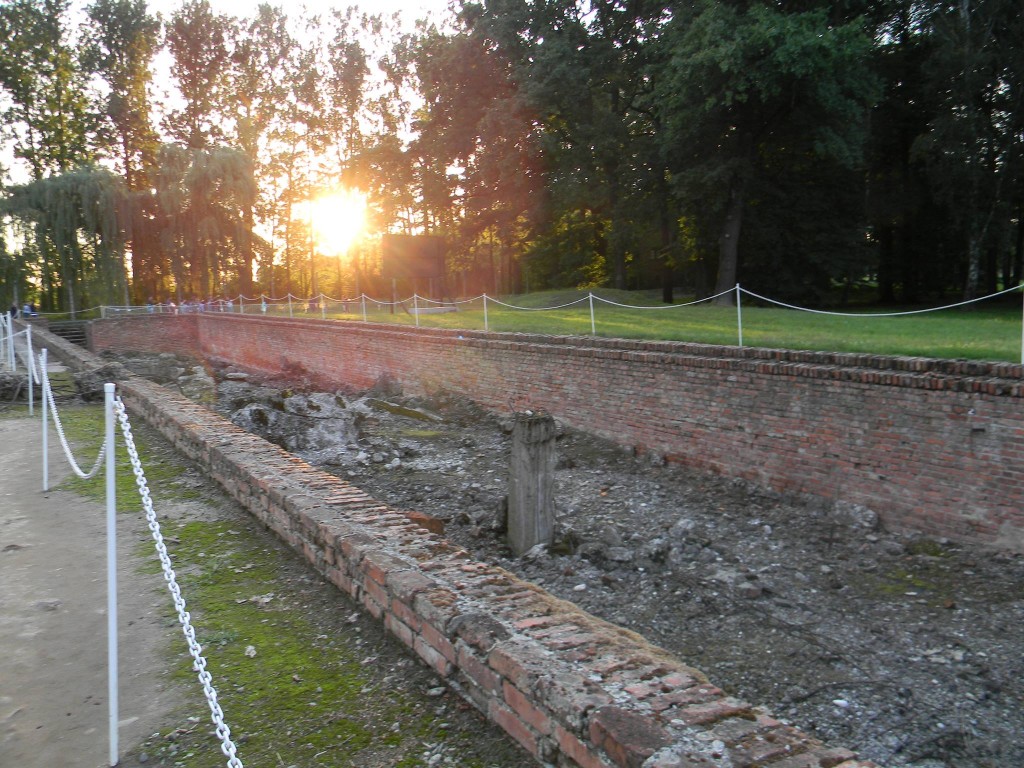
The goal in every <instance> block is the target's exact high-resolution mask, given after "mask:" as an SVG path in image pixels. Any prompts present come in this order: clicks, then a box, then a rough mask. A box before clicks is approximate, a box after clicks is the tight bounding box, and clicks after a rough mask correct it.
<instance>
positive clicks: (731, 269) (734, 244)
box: [715, 177, 747, 307]
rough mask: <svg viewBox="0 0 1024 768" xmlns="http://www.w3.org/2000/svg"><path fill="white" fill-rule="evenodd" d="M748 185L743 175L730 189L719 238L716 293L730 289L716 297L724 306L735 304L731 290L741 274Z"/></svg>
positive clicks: (718, 303) (718, 302)
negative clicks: (741, 232) (744, 209)
mask: <svg viewBox="0 0 1024 768" xmlns="http://www.w3.org/2000/svg"><path fill="white" fill-rule="evenodd" d="M746 186H747V184H746V180H745V179H744V178H743V177H737V178H735V179H734V180H733V183H732V186H731V188H730V189H729V203H728V206H727V207H726V210H725V221H724V222H723V224H722V234H721V236H720V237H719V239H718V278H717V279H716V280H715V294H722V293H724V292H725V291H730V292H729V293H724V295H722V296H719V297H718V298H717V299H715V304H717V305H719V306H722V307H731V306H733V301H734V299H735V296H734V294H733V293H732V292H731V290H732V289H733V288H735V287H736V276H737V275H738V274H739V253H740V249H739V244H740V242H739V241H740V227H741V225H742V223H743V202H744V197H745V196H746Z"/></svg>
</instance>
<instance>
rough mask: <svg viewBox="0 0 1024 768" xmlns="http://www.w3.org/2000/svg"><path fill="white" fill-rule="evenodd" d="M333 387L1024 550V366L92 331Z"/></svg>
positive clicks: (137, 322)
mask: <svg viewBox="0 0 1024 768" xmlns="http://www.w3.org/2000/svg"><path fill="white" fill-rule="evenodd" d="M91 330H92V343H93V345H94V348H95V349H104V348H115V349H150V350H163V349H168V350H172V351H179V350H180V349H181V346H182V345H183V344H185V345H194V347H193V351H194V352H195V353H196V354H198V355H201V356H204V357H207V358H219V359H222V360H226V361H230V362H232V363H233V364H235V365H238V366H240V367H242V368H246V369H249V370H251V371H255V372H260V373H264V374H274V373H278V374H279V373H280V372H282V371H287V372H289V374H290V375H293V376H297V375H302V376H305V377H306V378H307V379H308V380H310V381H311V382H314V383H316V384H319V385H320V386H323V387H326V388H339V387H352V388H361V387H368V386H370V385H372V384H373V383H374V382H375V381H376V380H377V379H379V378H380V377H382V376H389V377H392V378H393V379H395V380H397V381H399V382H400V383H401V384H402V385H403V386H404V387H405V389H406V391H407V392H410V393H426V392H430V391H432V390H439V389H445V390H451V391H456V392H461V393H463V394H465V395H467V396H469V397H471V398H472V399H474V400H475V401H477V402H478V403H480V404H482V405H484V406H485V407H489V408H492V409H499V410H505V409H508V408H509V407H510V403H511V404H514V405H516V406H520V407H531V408H534V409H544V410H547V411H548V412H550V413H551V414H552V415H554V416H555V417H556V418H558V419H560V420H562V421H564V422H565V423H567V424H569V425H571V426H573V427H576V428H579V429H582V430H584V431H587V432H591V433H593V434H597V435H601V436H604V437H608V438H610V439H612V440H615V441H617V442H619V443H621V444H623V445H625V446H632V447H634V448H636V449H637V450H638V451H641V452H649V453H653V454H656V455H658V456H663V457H665V458H666V459H667V460H669V461H674V462H679V463H682V464H687V465H690V466H693V467H696V468H699V469H703V470H709V471H713V472H716V473H720V474H722V475H726V476H732V477H740V478H744V479H747V480H752V481H755V482H757V483H760V484H762V485H765V486H769V487H771V488H774V489H775V490H779V491H783V492H793V493H806V494H811V495H814V496H818V497H822V498H824V499H842V500H844V501H846V502H850V503H854V504H860V505H863V506H865V507H868V508H870V509H871V510H873V511H875V512H876V513H877V514H878V515H879V517H880V518H881V519H882V521H883V522H884V524H885V525H886V526H887V527H888V528H889V529H891V530H896V531H904V532H911V531H912V532H919V533H921V534H923V535H928V536H935V537H948V538H951V539H954V540H957V541H962V542H967V543H974V544H981V545H985V546H991V547H998V548H1003V549H1007V550H1010V551H1016V552H1022V551H1024V487H1022V486H1024V408H1022V406H1024V366H1020V365H1013V364H990V363H979V362H969V361H951V360H930V359H925V358H902V357H886V356H875V355H864V354H824V353H813V352H792V351H785V350H772V349H757V348H747V349H737V348H735V347H721V346H711V345H698V344H685V343H676V342H650V341H623V340H613V339H600V338H591V337H555V336H540V335H523V334H496V333H491V334H488V333H484V332H457V331H445V330H425V329H413V328H407V327H396V326H388V325H378V324H364V323H336V322H329V321H328V322H324V321H317V320H287V319H276V318H272V319H265V318H253V317H239V316H236V315H222V314H207V315H198V316H196V315H193V316H188V317H177V318H172V317H152V318H150V317H146V318H134V319H128V318H125V319H121V320H112V321H103V322H97V323H93V324H92V329H91Z"/></svg>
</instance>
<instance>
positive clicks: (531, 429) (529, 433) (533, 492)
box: [508, 412, 556, 557]
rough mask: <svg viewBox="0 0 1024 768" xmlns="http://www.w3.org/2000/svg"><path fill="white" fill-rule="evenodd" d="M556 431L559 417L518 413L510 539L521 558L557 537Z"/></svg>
mask: <svg viewBox="0 0 1024 768" xmlns="http://www.w3.org/2000/svg"><path fill="white" fill-rule="evenodd" d="M555 433H556V429H555V420H554V419H553V418H552V417H551V416H549V415H547V414H533V413H530V412H526V413H517V414H516V422H515V426H514V427H513V430H512V459H511V466H510V468H509V494H508V542H509V546H510V547H511V548H512V552H513V553H514V554H515V555H516V556H517V557H518V556H519V555H521V554H523V553H524V552H526V551H528V550H529V549H531V548H533V547H535V546H537V545H538V544H550V543H551V542H552V541H553V539H554V524H555V502H554V482H555Z"/></svg>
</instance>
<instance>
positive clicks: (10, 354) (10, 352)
mask: <svg viewBox="0 0 1024 768" xmlns="http://www.w3.org/2000/svg"><path fill="white" fill-rule="evenodd" d="M10 327H11V332H10V333H8V334H7V367H8V368H10V369H11V370H12V371H15V370H17V369H16V368H15V367H14V317H13V316H12V317H11V319H10Z"/></svg>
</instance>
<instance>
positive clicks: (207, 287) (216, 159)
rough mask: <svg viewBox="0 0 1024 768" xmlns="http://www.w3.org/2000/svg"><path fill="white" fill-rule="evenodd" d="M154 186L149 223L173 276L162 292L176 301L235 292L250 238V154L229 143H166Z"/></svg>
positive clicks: (253, 187) (252, 197) (247, 257)
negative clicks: (153, 213) (188, 145)
mask: <svg viewBox="0 0 1024 768" xmlns="http://www.w3.org/2000/svg"><path fill="white" fill-rule="evenodd" d="M155 189H156V203H157V205H156V208H157V211H158V213H157V216H156V217H155V219H154V220H153V224H154V226H155V227H157V229H158V230H159V239H160V242H161V245H162V247H163V250H164V253H165V254H167V256H168V260H169V266H170V272H171V277H172V285H169V286H167V287H166V288H167V293H168V294H169V295H170V294H172V293H173V294H174V295H176V297H177V299H178V301H181V300H183V299H191V298H207V297H210V296H214V295H217V294H219V295H233V294H235V293H237V292H238V290H239V288H240V286H241V285H245V284H246V281H245V280H244V279H243V277H244V276H243V270H245V269H247V268H248V269H251V266H250V265H251V264H252V258H251V251H252V248H253V243H254V236H253V233H252V230H251V228H250V226H249V225H247V224H246V221H245V216H244V212H245V211H246V210H248V209H249V208H250V207H251V206H252V204H253V202H254V201H255V198H256V183H255V180H254V179H253V174H252V165H251V163H250V162H249V160H248V159H247V158H246V157H245V155H244V154H242V153H241V152H239V151H237V150H234V149H229V148H216V149H209V150H206V149H201V150H195V149H185V148H183V147H179V146H176V145H165V146H164V147H163V148H162V150H161V152H160V159H159V162H158V168H157V174H156V179H155ZM250 277H251V276H250Z"/></svg>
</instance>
